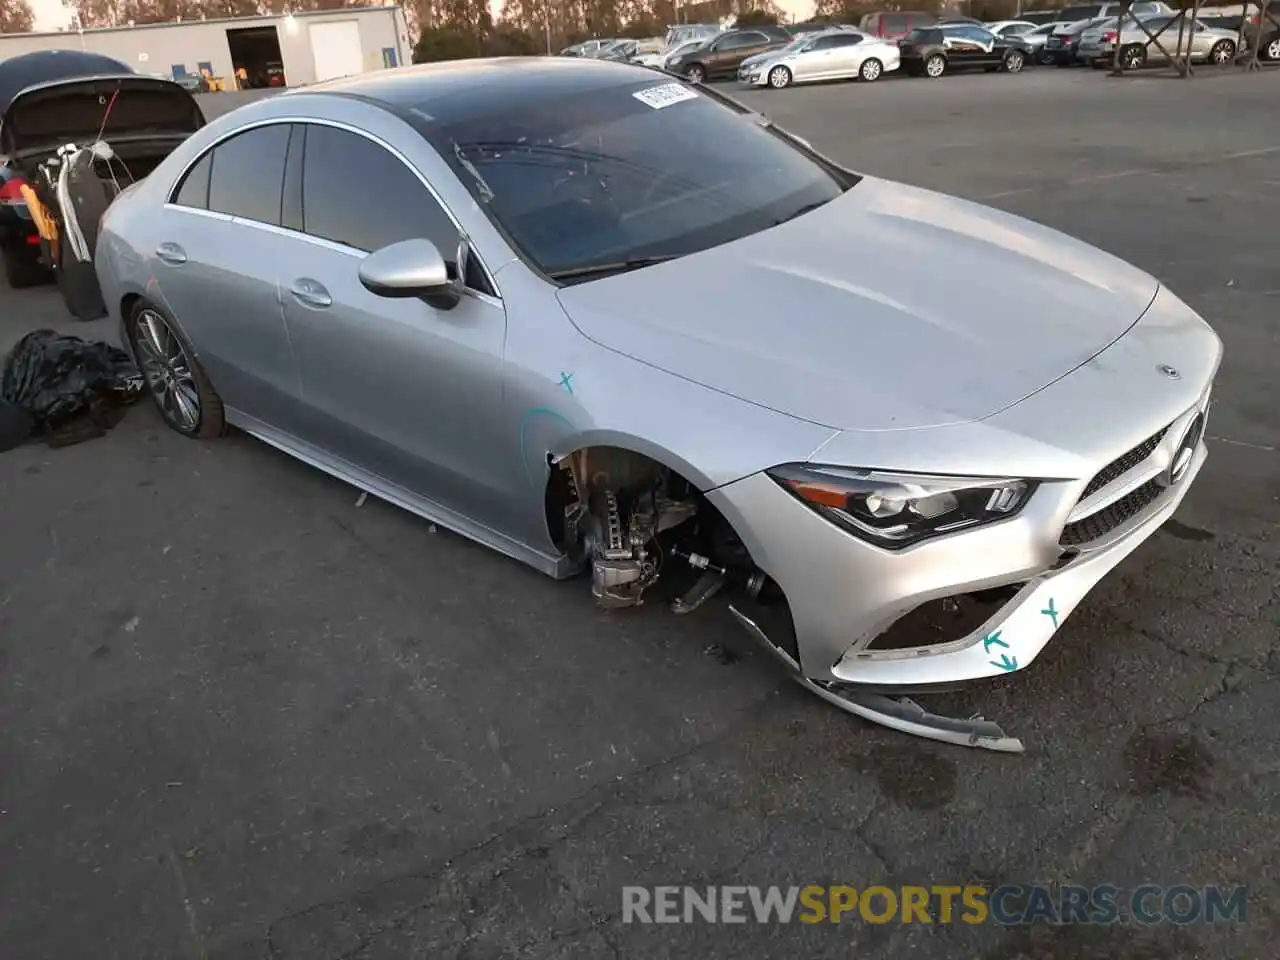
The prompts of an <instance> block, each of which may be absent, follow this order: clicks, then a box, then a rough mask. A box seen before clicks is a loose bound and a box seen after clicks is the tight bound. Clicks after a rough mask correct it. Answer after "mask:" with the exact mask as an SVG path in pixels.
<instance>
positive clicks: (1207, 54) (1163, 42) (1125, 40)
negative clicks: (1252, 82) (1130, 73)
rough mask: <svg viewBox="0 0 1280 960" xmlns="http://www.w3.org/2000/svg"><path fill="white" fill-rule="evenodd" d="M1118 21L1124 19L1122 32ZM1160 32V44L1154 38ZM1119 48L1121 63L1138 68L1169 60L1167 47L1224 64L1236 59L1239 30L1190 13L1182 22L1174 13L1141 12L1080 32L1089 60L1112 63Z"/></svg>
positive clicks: (1201, 60)
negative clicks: (1213, 25)
mask: <svg viewBox="0 0 1280 960" xmlns="http://www.w3.org/2000/svg"><path fill="white" fill-rule="evenodd" d="M1117 23H1122V27H1121V29H1120V30H1119V32H1118V33H1117V30H1116V24H1117ZM1143 27H1145V28H1146V29H1145V30H1144V29H1143ZM1162 30H1163V31H1164V32H1163V33H1161V31H1162ZM1157 34H1158V35H1159V36H1158V40H1159V44H1158V45H1157V44H1156V43H1154V42H1153V41H1152V39H1151V37H1152V36H1155V35H1157ZM1117 37H1118V39H1117ZM1162 47H1163V49H1161V48H1162ZM1117 50H1118V51H1119V58H1120V66H1121V68H1122V69H1125V70H1137V69H1139V68H1141V67H1143V66H1145V65H1147V64H1149V63H1166V62H1168V59H1169V58H1168V56H1166V54H1165V51H1166V50H1167V51H1169V52H1170V53H1172V54H1174V55H1175V56H1189V57H1190V59H1191V60H1192V62H1194V63H1216V64H1224V63H1230V62H1231V61H1232V60H1233V59H1235V55H1236V31H1234V30H1226V29H1222V28H1219V27H1210V26H1208V25H1207V24H1204V23H1201V22H1200V21H1193V20H1192V19H1191V18H1190V17H1185V18H1183V20H1182V22H1181V23H1179V22H1178V18H1177V17H1176V16H1174V15H1171V14H1167V13H1156V14H1147V15H1145V16H1143V15H1139V16H1138V17H1137V18H1136V19H1135V18H1134V17H1133V16H1127V17H1125V18H1123V20H1121V18H1118V17H1112V18H1109V19H1107V20H1105V21H1103V22H1101V23H1097V24H1094V25H1093V26H1091V27H1089V28H1088V29H1086V30H1085V31H1084V33H1082V34H1081V35H1080V48H1079V54H1078V55H1079V57H1080V59H1081V60H1084V61H1085V62H1086V63H1090V64H1092V65H1094V66H1105V65H1109V64H1110V63H1111V62H1112V59H1113V58H1114V57H1115V55H1116V53H1115V52H1116V51H1117Z"/></svg>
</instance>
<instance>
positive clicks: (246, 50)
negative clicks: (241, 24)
mask: <svg viewBox="0 0 1280 960" xmlns="http://www.w3.org/2000/svg"><path fill="white" fill-rule="evenodd" d="M227 46H228V47H230V48H231V66H232V68H233V69H234V70H235V75H236V79H237V80H238V82H239V85H240V88H241V89H242V90H243V89H251V90H257V89H260V88H262V87H284V86H288V82H287V81H286V79H285V75H284V57H283V56H281V54H280V34H278V33H277V32H276V28H275V27H246V28H242V29H239V30H228V31H227Z"/></svg>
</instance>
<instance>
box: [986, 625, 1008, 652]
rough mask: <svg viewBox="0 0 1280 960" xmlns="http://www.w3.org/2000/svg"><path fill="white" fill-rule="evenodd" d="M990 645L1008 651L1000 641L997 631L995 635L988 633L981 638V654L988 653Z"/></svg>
mask: <svg viewBox="0 0 1280 960" xmlns="http://www.w3.org/2000/svg"><path fill="white" fill-rule="evenodd" d="M992 644H994V645H995V646H997V647H1004V648H1005V649H1006V650H1008V649H1009V645H1008V644H1007V643H1005V642H1004V641H1003V640H1001V639H1000V631H999V630H997V631H996V632H995V633H988V634H987V635H986V636H985V637H983V638H982V652H983V653H990V652H991V646H992Z"/></svg>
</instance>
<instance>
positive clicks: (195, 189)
mask: <svg viewBox="0 0 1280 960" xmlns="http://www.w3.org/2000/svg"><path fill="white" fill-rule="evenodd" d="M212 167H213V153H212V151H211V152H209V153H206V154H205V155H204V156H203V157H201V158H200V162H199V163H197V164H196V165H195V166H194V167H192V168H191V169H190V170H188V171H187V175H186V176H185V177H183V178H182V186H180V187H178V192H177V193H176V194H174V197H173V202H174V203H176V204H178V205H179V206H183V207H194V208H196V209H197V210H205V209H207V208H208V206H209V171H210V170H211V169H212Z"/></svg>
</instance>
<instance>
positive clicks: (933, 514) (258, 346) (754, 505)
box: [96, 57, 1222, 750]
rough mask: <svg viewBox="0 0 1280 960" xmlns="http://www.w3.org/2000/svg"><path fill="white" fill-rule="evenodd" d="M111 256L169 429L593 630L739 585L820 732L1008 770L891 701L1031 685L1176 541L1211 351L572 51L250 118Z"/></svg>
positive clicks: (733, 106)
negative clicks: (233, 439)
mask: <svg viewBox="0 0 1280 960" xmlns="http://www.w3.org/2000/svg"><path fill="white" fill-rule="evenodd" d="M96 262H97V270H98V275H99V279H100V282H101V284H102V288H103V293H104V297H105V300H106V302H107V304H108V305H109V309H110V310H111V311H112V312H113V314H114V315H115V316H116V317H117V318H118V319H119V321H120V322H121V323H122V325H123V334H124V337H125V339H126V341H127V343H128V345H129V349H130V350H131V351H132V352H133V354H134V356H135V358H136V359H137V361H138V362H139V364H140V366H141V368H142V370H143V371H144V373H145V375H146V380H147V383H148V385H149V389H150V392H151V395H152V396H153V398H154V399H155V401H156V404H157V406H158V408H159V410H160V412H161V414H162V415H163V416H164V418H165V419H166V420H167V422H168V423H169V424H170V425H171V426H172V427H173V428H174V429H176V430H178V431H180V432H181V433H184V434H187V435H189V436H193V437H199V438H211V437H214V436H217V435H218V434H220V433H222V432H223V431H224V429H225V427H226V426H227V425H234V426H235V427H238V428H240V429H241V430H244V431H246V432H248V433H250V434H252V435H254V436H257V437H259V438H261V439H262V440H265V441H266V442H267V443H270V444H272V445H274V446H276V447H278V448H280V449H282V450H284V451H286V452H288V453H290V454H292V455H294V456H296V457H298V458H300V459H302V460H304V461H306V462H307V463H310V464H312V465H314V466H316V467H318V468H320V469H321V470H324V471H327V472H328V473H331V474H333V475H335V476H337V477H341V478H343V479H344V480H347V481H349V482H350V483H352V484H354V485H356V486H357V487H360V488H363V489H364V490H366V491H368V492H370V493H372V494H374V495H376V496H378V497H381V498H384V499H386V500H388V501H390V502H392V503H395V504H398V505H400V506H402V507H404V508H406V509H407V510H410V511H412V512H414V513H416V514H419V515H421V516H423V517H426V518H429V519H430V520H432V521H434V522H436V523H438V524H441V525H443V526H445V527H447V528H449V529H452V530H454V531H457V532H458V533H460V534H462V535H465V536H467V537H470V538H472V539H474V540H476V541H479V542H480V543H482V544H485V545H487V546H489V547H492V548H493V549H495V550H498V551H501V552H503V553H505V554H507V555H509V556H511V557H514V558H515V559H517V560H520V561H523V562H524V563H527V564H529V565H531V566H533V567H536V568H537V569H539V570H541V571H543V572H544V573H546V574H549V575H551V576H553V577H557V578H565V577H569V576H571V575H574V574H577V573H579V572H580V571H581V572H583V573H584V574H589V578H590V582H591V587H592V592H593V594H594V596H595V598H596V599H597V601H598V602H599V603H600V604H601V605H604V606H607V607H620V606H630V605H635V604H638V603H640V602H641V600H642V599H643V598H644V597H645V595H646V593H647V592H649V591H651V590H652V591H653V592H652V593H650V594H649V595H650V596H662V595H663V594H664V593H669V594H670V596H669V599H670V602H671V608H672V610H674V611H675V613H677V614H687V613H690V612H691V611H693V610H696V609H698V608H700V607H702V606H703V604H704V603H706V602H707V600H708V599H709V598H711V597H713V596H714V595H717V594H719V597H718V602H723V601H725V600H726V599H727V600H728V604H727V606H728V609H729V610H730V611H731V612H732V614H733V615H734V616H735V617H736V618H737V619H738V621H739V622H740V623H741V624H742V625H743V627H745V628H746V630H748V631H749V632H750V633H751V634H752V635H753V636H754V637H755V638H756V639H757V640H759V641H760V642H761V643H763V644H764V646H765V648H766V649H768V650H769V651H771V652H772V653H773V654H775V655H776V657H777V658H778V660H779V661H781V663H783V664H784V665H785V666H786V668H787V669H788V670H789V671H791V673H792V674H793V675H794V676H795V678H796V679H798V680H799V681H800V682H801V683H803V684H804V685H805V686H807V687H808V688H809V689H810V690H812V691H813V692H815V693H817V694H819V695H820V696H822V697H824V698H826V699H827V700H829V701H831V702H832V703H835V704H837V705H838V706H840V707H842V708H844V709H846V710H848V711H850V712H853V713H855V714H858V715H861V716H864V717H869V718H872V719H875V720H877V721H879V722H882V723H885V724H888V725H890V726H893V727H895V728H897V729H901V730H906V731H910V732H913V733H918V734H921V735H923V736H929V737H934V738H936V739H942V740H950V741H953V742H958V743H965V744H970V745H980V746H986V747H990V748H993V749H1000V750H1018V749H1021V744H1020V741H1018V740H1017V739H1016V738H1014V737H1010V736H1006V735H1005V734H1004V733H1003V731H1002V730H1001V729H1000V728H999V727H998V726H996V725H995V724H993V723H990V722H987V721H982V720H972V719H970V720H960V719H953V718H949V717H944V716H938V715H934V714H931V713H928V712H926V711H925V710H923V709H922V708H921V707H920V706H918V705H917V704H916V703H915V702H914V701H912V700H910V699H907V698H906V697H905V696H904V695H905V694H919V693H927V692H930V691H934V690H938V689H946V688H949V687H951V686H953V685H955V684H957V683H961V682H964V681H987V680H989V679H991V678H996V677H1002V676H1005V675H1007V674H1010V673H1013V672H1016V671H1019V670H1024V669H1026V668H1027V667H1028V666H1030V665H1031V663H1032V662H1033V661H1034V660H1035V658H1036V656H1037V655H1038V654H1039V653H1040V651H1041V650H1042V649H1043V648H1044V647H1045V645H1046V644H1047V643H1048V642H1049V641H1050V639H1051V638H1052V637H1053V636H1054V634H1055V633H1056V632H1057V631H1058V630H1059V629H1061V627H1062V624H1063V622H1064V621H1065V620H1066V618H1067V617H1068V616H1069V615H1070V614H1071V612H1072V611H1073V610H1074V609H1075V607H1076V606H1077V605H1078V604H1079V603H1080V602H1081V601H1082V600H1083V599H1084V597H1085V595H1086V594H1087V593H1088V592H1089V590H1090V589H1091V588H1092V587H1093V586H1094V584H1096V583H1097V582H1098V581H1099V580H1101V579H1102V578H1103V577H1104V576H1106V574H1107V573H1108V572H1110V571H1111V570H1112V569H1113V568H1114V567H1115V566H1116V565H1117V564H1118V563H1120V562H1121V561H1122V560H1123V559H1124V558H1125V557H1126V556H1128V555H1129V554H1130V553H1132V552H1133V551H1134V550H1135V549H1136V548H1137V547H1138V546H1139V545H1140V544H1141V543H1142V542H1143V541H1144V540H1145V539H1146V538H1147V537H1149V536H1150V535H1151V534H1152V533H1153V532H1154V531H1155V530H1156V529H1157V527H1159V526H1160V525H1161V524H1162V523H1164V522H1165V521H1166V520H1167V519H1168V518H1169V517H1170V516H1171V515H1172V514H1173V512H1174V511H1175V510H1176V509H1177V508H1178V505H1179V504H1180V503H1181V502H1182V499H1183V497H1185V496H1186V493H1187V490H1188V488H1189V487H1190V485H1191V483H1192V481H1193V480H1194V479H1195V477H1196V474H1197V473H1198V472H1199V471H1200V468H1201V466H1202V464H1203V462H1204V459H1205V455H1206V450H1205V444H1204V442H1203V437H1204V432H1205V422H1206V417H1207V416H1208V410H1209V396H1210V388H1211V385H1212V382H1213V379H1214V376H1215V374H1216V372H1217V370H1218V367H1219V363H1220V360H1221V356H1222V346H1221V343H1220V341H1219V339H1218V337H1217V336H1216V335H1215V334H1214V332H1213V331H1212V330H1211V329H1210V328H1209V327H1208V326H1207V325H1206V324H1205V322H1204V321H1203V320H1201V319H1200V317H1198V316H1197V315H1196V314H1195V312H1194V311H1192V310H1191V309H1190V308H1189V307H1188V306H1187V305H1186V304H1184V303H1183V302H1182V301H1181V300H1179V299H1178V297H1177V296H1175V295H1174V294H1173V293H1172V292H1171V291H1169V290H1168V289H1167V288H1165V287H1163V286H1162V285H1161V284H1160V283H1159V282H1158V281H1157V280H1155V279H1153V278H1152V277H1150V276H1148V275H1147V274H1145V273H1143V272H1142V271H1140V270H1137V269H1135V268H1134V267H1132V266H1129V265H1128V264H1126V263H1124V262H1122V261H1120V260H1118V259H1116V258H1115V257H1112V256H1110V255H1108V254H1106V253H1103V252H1102V251H1100V250H1097V249H1095V248H1093V247H1090V246H1088V245H1086V244H1084V243H1082V242H1080V241H1077V240H1074V239H1072V238H1070V237H1067V236H1064V235H1062V234H1060V233H1057V232H1055V231H1053V230H1050V229H1048V228H1046V227H1043V226H1040V225H1038V224H1036V223H1032V222H1029V221H1027V220H1022V219H1019V218H1017V217H1014V216H1011V215H1009V214H1005V213H1002V212H999V211H997V210H993V209H989V208H986V207H983V206H980V205H978V204H975V203H970V202H967V201H964V200H959V199H954V198H951V197H947V196H942V195H940V194H936V193H931V192H929V191H926V190H920V189H916V188H913V187H909V186H905V185H902V184H899V183H893V182H890V181H886V180H880V179H876V178H874V177H870V176H863V175H859V174H857V173H853V172H851V171H849V170H847V169H844V168H842V167H841V166H839V165H837V164H835V163H833V162H832V161H831V160H829V159H827V158H826V157H824V156H822V155H821V154H819V153H817V152H816V151H815V150H814V149H813V148H812V147H811V146H810V145H809V144H808V143H806V142H805V141H803V140H801V139H799V138H796V137H794V136H792V135H789V134H787V133H785V132H784V131H782V130H780V129H778V128H777V127H775V126H774V125H772V124H771V123H770V122H769V121H767V120H766V119H765V118H764V117H762V116H760V115H758V114H756V113H753V112H751V111H750V110H747V109H746V108H744V107H742V106H741V105H739V104H737V103H735V102H734V101H732V100H730V99H727V98H725V97H724V96H722V95H721V94H719V93H717V92H716V91H715V90H713V89H711V88H708V87H705V86H693V85H690V84H687V83H685V82H683V81H681V80H679V79H676V78H673V77H669V76H661V75H655V74H654V72H653V71H652V70H649V69H645V68H642V67H636V66H629V65H625V64H618V63H609V62H601V61H593V60H582V59H570V58H553V57H547V58H536V59H535V58H529V59H502V60H489V61H485V60H473V61H460V62H455V63H447V64H434V65H430V66H421V67H411V68H405V69H400V70H384V71H379V72H377V73H373V74H368V75H365V76H361V77H356V78H352V79H346V80H341V81H334V82H330V83H325V84H319V85H317V86H313V87H307V88H303V89H299V90H297V91H293V92H288V93H284V94H282V95H280V96H277V97H273V98H270V99H265V100H261V101H258V102H255V103H253V104H251V105H248V106H245V107H242V108H240V109H238V110H236V111H234V112H232V113H230V114H228V115H226V116H223V117H221V118H218V119H216V120H214V121H213V122H211V123H210V124H208V125H207V126H206V127H204V128H203V129H201V130H200V131H199V132H197V133H196V134H194V135H193V136H191V138H190V139H188V140H187V141H185V142H184V143H183V144H182V145H181V146H180V147H178V148H177V149H176V150H175V151H174V152H173V153H172V154H171V155H170V156H169V157H168V158H167V159H166V160H164V161H163V162H162V163H160V165H159V166H158V167H157V168H156V169H155V170H154V172H153V173H152V174H151V175H150V176H148V177H147V178H146V179H145V180H143V181H141V182H140V183H138V184H136V185H134V186H132V187H130V188H129V189H127V190H126V191H125V193H124V194H122V195H121V197H120V198H119V199H118V200H117V201H116V202H115V203H114V204H113V205H112V206H111V207H110V208H109V210H108V212H107V214H106V217H105V220H104V222H103V224H102V231H101V239H100V241H99V246H98V250H97V261H96ZM659 581H661V582H659Z"/></svg>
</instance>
